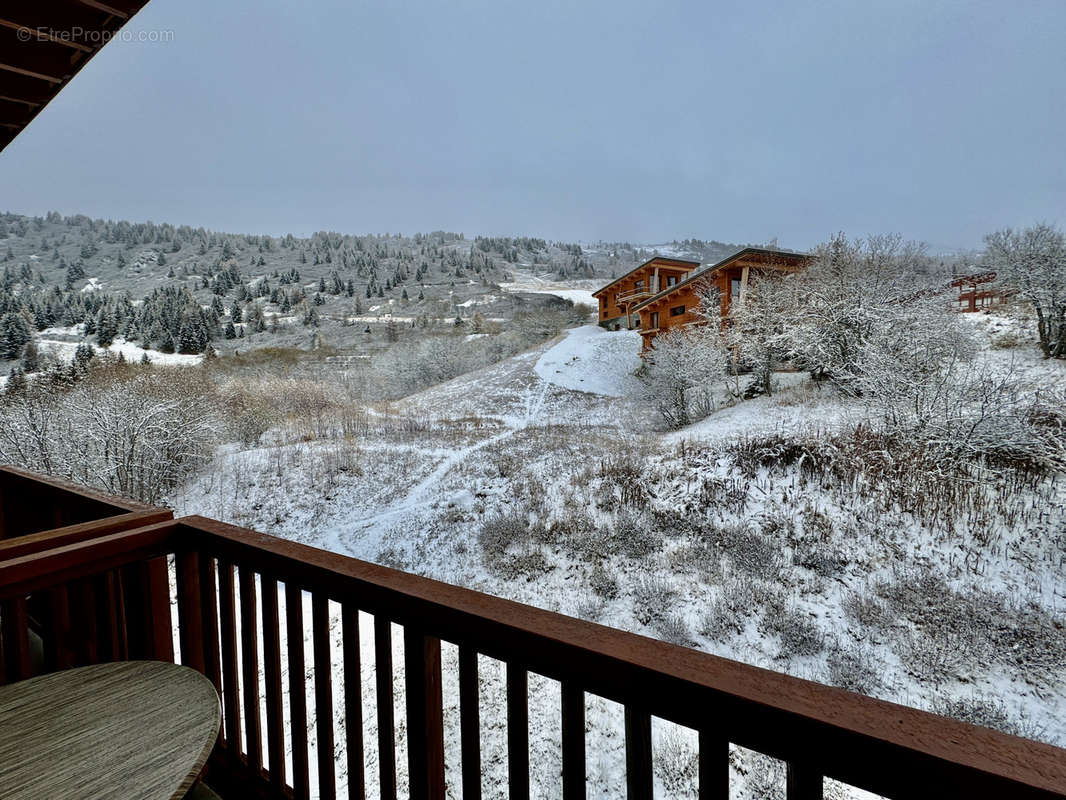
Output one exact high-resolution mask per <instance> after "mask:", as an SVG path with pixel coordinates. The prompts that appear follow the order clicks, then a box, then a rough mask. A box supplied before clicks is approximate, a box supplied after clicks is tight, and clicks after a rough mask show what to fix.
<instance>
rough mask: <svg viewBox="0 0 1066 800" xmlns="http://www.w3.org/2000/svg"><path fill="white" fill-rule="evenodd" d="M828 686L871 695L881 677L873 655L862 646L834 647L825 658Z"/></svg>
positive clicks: (878, 684) (878, 685)
mask: <svg viewBox="0 0 1066 800" xmlns="http://www.w3.org/2000/svg"><path fill="white" fill-rule="evenodd" d="M826 666H827V667H828V668H829V684H830V685H832V686H838V687H840V688H841V689H847V690H848V691H849V692H858V693H859V694H871V693H872V692H875V691H876V690H877V689H878V688H879V687H880V686H881V676H880V672H879V671H878V667H877V664H876V663H875V661H874V657H873V654H872V653H871V652H870V650H869V649H868V648H866V647H863V646H855V647H852V648H847V647H844V646H842V645H840V644H836V645H834V646H833V647H832V648H831V649H830V651H829V656H828V657H827V658H826Z"/></svg>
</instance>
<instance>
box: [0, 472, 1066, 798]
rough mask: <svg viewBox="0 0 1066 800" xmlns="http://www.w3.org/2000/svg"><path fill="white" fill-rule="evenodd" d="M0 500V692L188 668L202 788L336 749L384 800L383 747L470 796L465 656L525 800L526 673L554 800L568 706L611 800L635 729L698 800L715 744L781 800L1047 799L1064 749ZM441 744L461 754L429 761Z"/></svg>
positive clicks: (472, 703)
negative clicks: (665, 746) (689, 782)
mask: <svg viewBox="0 0 1066 800" xmlns="http://www.w3.org/2000/svg"><path fill="white" fill-rule="evenodd" d="M0 509H2V515H0V539H2V540H3V541H0V646H2V651H3V652H2V656H3V657H2V658H0V665H2V669H0V683H12V682H15V681H19V680H22V679H25V678H29V677H31V676H33V675H35V674H38V673H42V672H53V671H59V670H65V669H68V668H70V667H75V666H80V665H84V664H94V663H100V662H112V661H125V660H142V659H151V660H160V661H174V662H177V663H181V664H184V665H186V666H189V667H191V668H192V669H194V670H196V671H198V672H200V673H202V674H203V675H204V676H206V678H207V679H208V680H209V681H210V683H211V684H212V685H213V686H214V688H215V690H216V691H217V692H218V695H219V697H220V698H221V706H222V717H223V722H222V727H221V730H220V732H219V735H218V738H217V741H216V743H215V746H214V749H213V751H212V752H211V754H210V757H209V760H208V763H207V768H206V774H205V775H204V782H205V783H206V784H207V785H209V786H211V787H212V788H213V789H214V790H215V791H216V792H218V793H219V794H220V795H221V796H222V797H227V798H245V797H257V798H285V799H286V800H288V799H289V798H306V797H311V796H318V797H322V798H332V797H335V796H336V795H337V788H338V786H339V785H340V780H339V778H340V777H341V774H340V773H341V770H339V768H338V764H337V762H336V761H335V754H341V753H343V754H344V756H343V758H342V761H341V763H342V766H343V767H344V768H343V770H342V772H343V775H344V777H346V780H347V796H348V797H363V796H364V788H365V786H366V779H367V778H368V775H367V774H366V773H365V772H364V754H365V752H366V751H367V750H368V749H371V748H372V749H373V750H374V751H375V755H376V758H375V759H374V760H373V762H372V763H375V764H376V765H377V766H376V768H375V772H376V774H375V775H374V776H373V778H374V780H373V784H374V785H375V786H377V787H378V788H379V794H380V796H381V797H389V798H393V797H396V795H397V774H398V769H397V767H398V763H397V757H398V753H399V754H400V755H402V753H403V751H406V773H407V774H408V775H409V776H410V796H411V797H412V798H443V797H444V796H445V795H446V792H447V791H449V788H450V787H451V788H453V789H454V790H456V791H455V792H454V793H455V794H459V792H458V791H457V790H458V789H459V788H460V787H461V795H462V797H464V798H477V797H480V796H481V791H482V778H483V775H482V761H481V739H482V734H483V726H482V721H481V720H482V710H483V709H482V708H481V707H480V700H479V658H478V657H479V656H487V657H489V658H491V659H495V660H497V661H498V662H502V664H503V669H504V670H505V673H506V699H505V702H504V708H505V713H506V753H507V759H506V762H507V763H506V770H502V769H499V768H498V765H497V769H496V770H495V771H494V772H493V774H494V775H495V774H503V773H504V772H505V773H506V776H507V777H506V781H507V788H508V796H509V797H511V798H527V797H529V796H530V793H531V786H530V725H529V720H530V717H529V709H530V704H529V676H530V673H534V674H537V675H540V676H544V677H547V678H549V679H551V680H553V681H557V682H558V683H559V687H560V703H559V707H558V730H559V731H560V733H559V741H558V742H557V746H558V748H559V752H560V753H561V763H562V774H561V781H562V796H563V797H564V798H568V799H572V798H582V797H585V796H586V794H587V792H588V790H589V788H590V786H591V788H592V789H593V790H595V789H596V787H595V786H592V785H591V784H589V785H587V784H586V764H587V763H588V762H589V760H590V759H596V758H597V756H598V753H596V752H594V751H590V750H591V748H590V746H589V745H590V742H591V741H592V740H590V739H587V737H586V726H585V701H586V697H587V696H588V695H598V696H600V697H603V698H607V699H609V700H612V701H614V702H616V703H618V704H620V705H621V706H622V710H620V712H619V716H620V718H621V719H620V723H621V724H622V726H624V731H625V734H624V740H625V775H626V785H627V796H628V797H630V798H650V797H651V796H652V787H653V772H652V763H653V761H652V760H653V745H652V737H651V729H652V719H653V718H655V717H657V718H660V719H664V720H669V721H671V722H674V723H677V724H679V725H683V726H686V727H688V728H691V729H693V730H694V731H697V732H698V739H699V747H700V751H699V762H698V763H699V783H700V797H701V798H715V799H716V800H724V798H727V797H729V776H730V768H729V745H730V744H731V743H732V744H735V745H740V746H743V747H746V748H750V749H752V750H756V751H759V752H761V753H765V754H767V755H770V756H773V757H774V758H778V759H781V760H782V761H784V762H785V763H786V764H787V776H788V779H787V796H788V798H789V800H807V799H808V798H820V797H821V796H822V792H823V782H824V779H825V778H832V779H835V780H838V781H842V782H844V783H846V784H850V785H852V786H856V787H859V788H862V789H865V790H868V791H870V792H874V793H876V794H878V795H881V796H884V797H890V798H969V799H972V798H1018V799H1022V800H1024V799H1025V798H1066V750H1062V749H1059V748H1056V747H1052V746H1049V745H1046V744H1040V743H1036V742H1032V741H1028V740H1025V739H1020V738H1016V737H1013V736H1008V735H1006V734H1002V733H998V732H995V731H992V730H989V729H985V728H979V727H974V726H971V725H967V724H964V723H961V722H956V721H953V720H949V719H945V718H943V717H939V716H936V715H933V714H929V713H926V712H923V711H918V710H915V709H912V708H907V707H905V706H900V705H895V704H892V703H887V702H883V701H879V700H874V699H871V698H868V697H863V696H861V695H856V694H851V693H849V692H845V691H842V690H839V689H834V688H830V687H827V686H822V685H820V684H816V683H811V682H809V681H804V680H800V679H797V678H793V677H789V676H786V675H781V674H777V673H774V672H770V671H767V670H763V669H758V668H755V667H751V666H748V665H745V664H741V663H738V662H733V661H729V660H726V659H722V658H718V657H715V656H712V655H708V654H706V653H702V652H698V651H696V650H691V649H687V648H683V647H678V646H675V645H671V644H667V643H664V642H660V641H655V640H652V639H648V638H645V637H642V636H637V635H634V634H631V633H626V632H623V631H619V630H614V629H611V628H607V627H604V626H601V625H596V624H593V623H589V622H584V621H581V620H577V619H572V618H568V617H565V616H562V615H559V614H555V613H551V612H548V611H543V610H539V609H536V608H532V607H529V606H525V605H522V604H519V603H514V602H511V601H508V600H503V599H500V598H496V597H491V596H488V595H484V594H480V593H478V592H474V591H469V590H466V589H462V588H459V587H455V586H450V585H447V584H443V583H439V582H436V581H432V580H428V579H425V578H421V577H418V576H415V575H410V574H406V573H403V572H399V571H396V570H393V569H388V568H385V567H381V566H377V565H374V564H369V563H365V562H362V561H358V560H355V559H352V558H347V557H344V556H340V555H337V554H334V553H329V552H326V551H323V550H318V549H315V548H312V547H307V546H305V545H301V544H297V543H294V542H290V541H286V540H282V539H277V538H275V537H272V536H267V535H265V534H261V533H256V532H255V531H251V530H247V529H242V528H237V527H234V526H231V525H226V524H223V523H220V522H217V521H214V520H210V519H206V518H203V517H185V518H181V519H177V520H174V519H171V518H170V514H169V512H168V511H166V510H160V509H148V508H143V507H137V506H133V505H132V504H128V503H125V501H121V500H118V499H116V498H105V497H102V496H100V495H98V494H96V493H93V492H88V491H83V490H79V489H76V488H74V487H69V486H65V485H63V484H61V483H59V482H56V481H53V480H50V479H44V478H35V477H33V476H31V475H28V474H26V473H23V472H19V471H11V470H7V471H0ZM48 525H51V526H53V528H52V529H48V530H45V529H44V527H42V526H48ZM56 525H58V526H59V527H55V526H56ZM308 609H309V613H307V610H308ZM368 619H369V620H370V623H369V629H368V627H367V620H368ZM361 626H362V627H363V633H364V634H365V636H363V637H361V634H360V627H361ZM394 635H396V636H398V637H399V638H400V639H402V651H403V656H402V660H400V661H398V662H397V663H394V657H393V653H394V644H397V645H398V644H400V642H395V643H394V640H393V637H394ZM31 639H32V640H39V641H40V642H41V657H40V659H39V660H38V659H35V658H33V657H31V650H32V647H31ZM305 641H308V642H311V644H310V645H309V646H308V645H305ZM335 642H336V643H338V644H339V646H338V647H334V646H332V645H333V644H334V643H335ZM360 642H364V643H366V642H371V643H372V653H373V661H374V681H375V682H376V686H377V687H379V691H378V692H377V693H376V700H375V704H374V705H368V704H366V703H365V702H364V697H363V695H362V692H363V683H362V681H361V680H360V676H361V674H362V672H361V670H364V669H366V668H367V667H368V666H369V665H367V664H363V663H361V662H362V661H365V660H366V655H367V653H365V652H364V650H365V648H363V647H361V646H360ZM442 643H446V644H447V645H448V646H449V648H451V647H452V646H454V648H456V650H457V653H458V658H457V662H455V663H454V664H453V663H452V661H451V660H444V661H443V662H442V656H441V654H442ZM449 652H451V650H450V649H449ZM452 666H454V667H455V672H456V674H454V675H452V674H442V673H444V672H445V671H446V670H445V668H449V667H452ZM447 671H448V672H450V669H449V670H447ZM394 675H395V676H396V677H398V678H400V687H399V688H397V690H396V691H395V692H394V690H393V687H394V685H395V684H394V682H393V677H394ZM294 676H295V677H294ZM283 677H284V678H285V680H283ZM445 677H447V678H448V680H444V679H443V678H445ZM448 687H455V688H454V689H450V688H448ZM453 691H454V692H455V695H456V697H454V698H452V697H448V696H447V695H448V693H450V692H453ZM309 698H311V699H309ZM446 699H447V700H454V699H457V701H458V702H457V704H456V703H451V704H450V705H452V706H455V705H457V707H458V717H459V719H458V723H457V725H453V726H452V728H450V729H449V728H448V727H447V726H446V725H445V720H444V713H443V710H442V707H443V705H444V701H445V700H446ZM398 706H399V707H402V708H403V709H404V710H405V713H406V725H405V726H403V727H402V728H401V727H400V726H399V725H398V724H397V713H396V712H397V707H398ZM261 708H262V711H261ZM367 709H373V714H374V716H375V718H376V723H377V725H376V727H377V730H378V734H379V735H378V736H377V737H376V741H370V740H365V739H364V735H363V720H364V713H366V710H367ZM335 717H336V719H335ZM335 722H336V726H335ZM309 723H310V725H309ZM446 730H450V731H451V732H452V733H453V734H454V735H455V738H456V739H457V745H456V746H457V747H458V749H459V751H460V753H461V758H460V759H459V764H454V763H451V762H450V761H449V763H448V764H447V768H446V763H445V755H444V753H445V736H446ZM310 735H313V737H314V738H315V739H316V740H317V741H316V745H315V747H314V748H312V747H310V746H309V738H310ZM398 737H399V738H400V740H401V744H402V745H403V746H402V747H401V748H398V747H397V739H398ZM449 739H451V737H450V736H449ZM401 765H402V764H401ZM400 772H403V770H400ZM116 796H117V795H116Z"/></svg>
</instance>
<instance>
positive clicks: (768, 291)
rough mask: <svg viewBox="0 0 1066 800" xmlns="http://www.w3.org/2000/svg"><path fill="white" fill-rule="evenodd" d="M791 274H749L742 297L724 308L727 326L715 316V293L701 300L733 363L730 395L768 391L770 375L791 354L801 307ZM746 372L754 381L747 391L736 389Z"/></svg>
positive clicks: (747, 394) (770, 388)
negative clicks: (726, 309) (741, 375)
mask: <svg viewBox="0 0 1066 800" xmlns="http://www.w3.org/2000/svg"><path fill="white" fill-rule="evenodd" d="M794 278H795V276H793V275H786V276H779V275H775V274H770V275H758V276H753V277H752V278H751V279H750V281H749V283H748V287H747V290H746V291H745V292H744V296H743V299H741V298H736V299H735V300H734V301H733V303H732V304H731V305H730V308H729V316H728V318H727V319H726V324H725V325H722V322H721V320H720V319H719V318H718V314H719V308H720V305H719V303H718V298H717V296H716V294H717V293H714V294H715V296H713V297H705V298H704V302H703V307H704V309H705V314H706V316H707V320H708V325H710V326H715V327H717V328H718V329H719V330H720V331H721V346H723V347H724V348H725V350H726V352H728V353H729V354H730V355H731V357H732V359H733V363H732V364H731V365H730V371H731V372H732V373H733V375H734V378H735V379H736V380H735V382H734V394H735V395H737V396H741V395H742V393H743V394H744V396H750V395H751V394H754V393H758V394H765V395H769V394H771V393H772V383H771V381H770V378H771V376H772V375H773V372H774V370H775V369H777V368H778V367H779V366H780V364H781V363H783V362H785V361H788V360H789V359H790V358H791V357H792V356H793V351H794V341H793V326H794V322H795V319H796V313H797V310H798V308H799V306H800V302H799V297H798V294H797V288H798V283H797V281H796V280H795V279H794ZM741 371H747V372H750V373H751V376H752V378H753V379H754V380H753V381H752V382H751V383H750V385H749V386H748V387H747V389H746V391H745V390H741V388H740V385H739V373H740V372H741Z"/></svg>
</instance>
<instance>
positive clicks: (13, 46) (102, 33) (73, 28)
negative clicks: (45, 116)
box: [0, 0, 148, 151]
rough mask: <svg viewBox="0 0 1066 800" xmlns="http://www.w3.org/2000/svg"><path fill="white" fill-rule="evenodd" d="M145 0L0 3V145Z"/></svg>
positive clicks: (8, 0)
mask: <svg viewBox="0 0 1066 800" xmlns="http://www.w3.org/2000/svg"><path fill="white" fill-rule="evenodd" d="M147 2H148V0H108V2H106V3H104V2H96V0H3V2H2V3H0V151H2V150H3V149H4V148H5V147H7V145H8V144H10V143H11V141H12V140H13V139H14V138H15V137H16V136H18V135H19V133H21V132H22V130H23V129H24V128H25V127H26V126H27V125H29V123H30V122H31V121H32V120H33V118H34V117H36V116H37V115H38V114H39V113H40V112H41V110H42V109H43V108H44V107H45V106H46V105H48V103H49V102H51V101H52V99H53V98H54V97H55V96H56V95H57V94H59V92H60V91H62V89H63V87H64V86H66V85H67V83H69V82H70V79H71V78H73V77H74V76H75V75H76V74H77V72H78V70H80V69H81V68H82V67H83V66H85V64H86V63H88V61H89V59H90V58H92V57H93V56H94V55H96V53H98V52H99V51H100V49H101V48H102V47H103V46H104V45H105V44H107V43H108V42H109V41H111V40H112V39H113V38H115V34H116V33H118V31H119V29H120V28H122V26H123V25H125V24H126V23H127V22H129V20H130V18H132V17H133V15H134V14H136V13H137V12H138V11H140V10H141V9H142V8H143V7H144V6H145V5H146V4H147Z"/></svg>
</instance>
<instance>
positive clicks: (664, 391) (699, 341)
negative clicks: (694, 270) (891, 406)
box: [640, 325, 729, 428]
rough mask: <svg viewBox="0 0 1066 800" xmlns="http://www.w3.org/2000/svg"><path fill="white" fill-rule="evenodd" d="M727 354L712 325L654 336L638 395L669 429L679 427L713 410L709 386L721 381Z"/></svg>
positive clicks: (645, 362) (711, 393)
mask: <svg viewBox="0 0 1066 800" xmlns="http://www.w3.org/2000/svg"><path fill="white" fill-rule="evenodd" d="M728 364H729V355H728V353H727V351H726V350H725V349H724V347H722V345H721V337H720V335H719V331H718V330H716V328H715V326H713V325H703V326H698V327H693V328H687V329H685V330H677V331H668V332H667V333H664V334H662V335H661V336H656V337H655V340H654V343H653V345H652V348H651V350H649V351H648V352H647V353H646V354H645V357H644V366H643V368H642V370H641V373H640V378H641V386H642V392H641V394H642V397H643V399H645V400H646V401H648V402H650V403H651V404H652V405H653V406H654V407H655V409H656V411H658V412H659V414H660V416H662V418H663V421H664V422H665V423H666V425H667V426H669V427H671V428H681V427H684V426H685V425H688V424H690V423H692V422H693V421H695V420H697V419H699V418H701V417H703V416H706V415H707V414H708V413H710V412H711V411H713V410H714V395H713V392H712V386H713V384H715V383H716V382H719V381H721V380H722V379H723V378H724V377H725V375H726V370H727V368H728Z"/></svg>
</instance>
